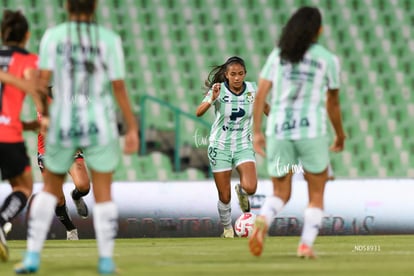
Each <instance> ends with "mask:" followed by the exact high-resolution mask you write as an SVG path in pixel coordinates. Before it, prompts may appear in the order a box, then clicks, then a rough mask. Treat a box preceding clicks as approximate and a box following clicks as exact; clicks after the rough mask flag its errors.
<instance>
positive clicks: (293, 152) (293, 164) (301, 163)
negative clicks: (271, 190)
mask: <svg viewBox="0 0 414 276" xmlns="http://www.w3.org/2000/svg"><path fill="white" fill-rule="evenodd" d="M266 156H267V171H268V173H269V175H270V176H271V177H282V176H284V175H286V174H287V173H288V172H289V171H292V172H293V173H298V172H299V173H300V172H302V173H303V172H304V171H306V172H310V173H321V172H323V171H324V170H325V169H326V168H327V167H328V165H329V146H328V138H327V137H318V138H312V139H301V140H276V139H272V138H271V137H267V139H266Z"/></svg>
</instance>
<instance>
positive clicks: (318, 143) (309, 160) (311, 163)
mask: <svg viewBox="0 0 414 276" xmlns="http://www.w3.org/2000/svg"><path fill="white" fill-rule="evenodd" d="M295 147H296V150H297V152H298V154H299V160H300V162H301V164H302V166H303V169H304V170H305V172H309V173H313V174H319V173H321V172H323V171H324V170H325V169H326V168H327V167H328V165H329V144H328V138H327V137H318V138H312V139H302V140H297V141H295Z"/></svg>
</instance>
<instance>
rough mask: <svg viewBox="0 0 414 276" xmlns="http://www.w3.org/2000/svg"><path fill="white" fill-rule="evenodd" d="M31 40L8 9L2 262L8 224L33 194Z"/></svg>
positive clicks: (1, 57) (0, 146)
mask: <svg viewBox="0 0 414 276" xmlns="http://www.w3.org/2000/svg"><path fill="white" fill-rule="evenodd" d="M29 37H30V33H29V24H28V21H27V19H26V17H25V16H24V15H23V14H22V13H21V12H20V11H10V10H5V11H4V12H3V17H2V21H1V39H2V47H1V48H0V66H1V68H2V70H4V71H6V72H8V73H10V75H9V74H7V73H5V72H3V71H0V80H1V81H2V83H1V84H0V174H1V178H2V179H3V180H5V179H7V180H8V181H9V183H10V185H11V187H12V193H11V194H10V195H8V196H7V197H6V199H5V201H4V202H3V205H2V206H1V207H0V259H1V260H3V261H6V260H7V259H8V257H9V254H8V248H7V243H6V235H5V232H4V228H3V227H5V225H6V224H7V223H8V222H9V221H10V220H11V219H12V218H14V217H16V216H17V215H18V214H19V213H20V212H21V211H22V210H23V209H24V207H25V206H26V203H27V199H28V198H29V197H30V195H31V194H32V189H33V177H32V171H31V167H30V159H29V157H28V155H27V153H26V146H25V143H24V140H23V134H22V131H23V124H22V122H21V121H20V112H21V110H22V106H23V101H24V98H25V96H26V94H27V93H28V94H30V95H31V96H32V97H33V100H34V102H35V103H36V104H37V106H38V107H40V97H39V94H37V93H36V91H34V89H33V87H30V86H32V85H33V84H31V83H30V82H27V81H25V80H31V82H34V83H35V82H36V81H37V79H38V73H39V72H38V70H37V59H38V58H37V56H36V55H34V54H31V53H29V52H27V51H26V50H25V45H26V42H27V41H28V39H29Z"/></svg>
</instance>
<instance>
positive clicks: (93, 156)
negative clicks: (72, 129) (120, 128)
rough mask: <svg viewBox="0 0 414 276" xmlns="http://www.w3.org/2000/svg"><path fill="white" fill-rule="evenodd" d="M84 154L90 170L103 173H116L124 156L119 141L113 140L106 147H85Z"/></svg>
mask: <svg viewBox="0 0 414 276" xmlns="http://www.w3.org/2000/svg"><path fill="white" fill-rule="evenodd" d="M83 153H84V158H85V161H86V165H87V166H88V168H90V169H91V170H94V171H95V172H101V173H110V172H114V171H115V168H116V167H117V166H118V163H119V162H120V161H121V156H122V152H121V147H120V145H119V141H118V140H113V141H111V142H109V143H108V144H106V145H93V146H88V147H85V148H83Z"/></svg>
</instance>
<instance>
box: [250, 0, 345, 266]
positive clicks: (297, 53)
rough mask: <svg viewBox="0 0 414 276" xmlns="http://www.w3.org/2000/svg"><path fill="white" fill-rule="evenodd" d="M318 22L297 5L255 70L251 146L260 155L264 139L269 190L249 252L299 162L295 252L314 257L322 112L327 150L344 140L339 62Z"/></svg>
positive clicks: (322, 168)
mask: <svg viewBox="0 0 414 276" xmlns="http://www.w3.org/2000/svg"><path fill="white" fill-rule="evenodd" d="M321 23H322V16H321V14H320V12H319V10H318V9H317V8H313V7H302V8H300V9H299V10H297V11H296V12H295V13H294V14H293V15H292V16H291V18H290V19H289V21H288V22H287V24H286V26H285V27H284V28H283V32H282V34H281V37H280V40H279V43H278V47H277V48H275V49H274V50H273V51H272V53H271V54H270V55H269V57H268V59H267V62H266V64H265V65H264V67H263V69H262V72H261V74H260V79H259V87H258V92H257V97H256V102H255V107H254V111H253V112H254V114H253V118H254V119H253V146H254V149H255V151H256V152H257V153H258V154H261V155H263V156H264V155H265V153H264V150H263V148H264V147H265V144H266V158H267V169H268V172H269V175H270V176H271V180H272V182H273V195H272V196H269V197H267V198H266V200H265V202H264V204H263V206H262V208H261V210H260V216H258V217H257V219H256V222H255V228H254V230H253V234H252V236H251V237H250V240H249V247H250V251H251V253H252V254H253V255H255V256H259V255H260V254H261V253H262V251H263V243H264V238H265V235H266V234H267V232H268V229H269V226H270V225H271V223H272V221H273V219H274V218H275V216H276V215H277V214H278V213H279V212H280V211H281V210H282V208H283V206H284V205H285V204H286V203H287V202H288V201H289V199H290V195H291V183H292V168H294V167H295V166H296V167H297V166H298V165H299V164H300V165H301V166H303V170H304V172H305V174H304V177H305V179H306V181H307V182H308V191H309V204H308V207H307V208H306V210H305V214H304V225H303V229H302V236H301V239H300V243H299V246H298V250H297V254H298V256H300V257H307V258H315V257H316V256H315V254H314V252H313V248H312V246H313V243H314V241H315V239H316V237H317V235H318V232H319V227H320V225H321V222H322V217H323V195H324V190H325V183H326V182H327V180H328V173H327V172H328V165H329V145H328V138H327V122H326V117H327V116H326V115H328V116H329V118H330V121H331V123H332V126H333V128H334V130H335V135H336V136H335V139H334V142H333V145H332V146H331V150H332V151H334V152H339V151H342V150H343V148H344V141H345V134H344V131H343V127H342V119H341V109H340V104H339V70H340V69H339V61H338V58H337V57H336V56H335V55H334V54H332V53H330V52H329V51H328V50H326V49H325V48H324V47H323V46H321V45H319V44H318V43H317V40H318V37H319V35H320V34H321V32H322V26H321ZM270 91H272V100H271V102H272V104H271V110H270V115H269V118H268V120H267V128H266V142H265V138H264V135H263V133H262V130H261V125H262V110H263V103H264V102H265V99H266V98H267V95H268V93H269V92H270ZM299 162H300V163H299Z"/></svg>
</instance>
